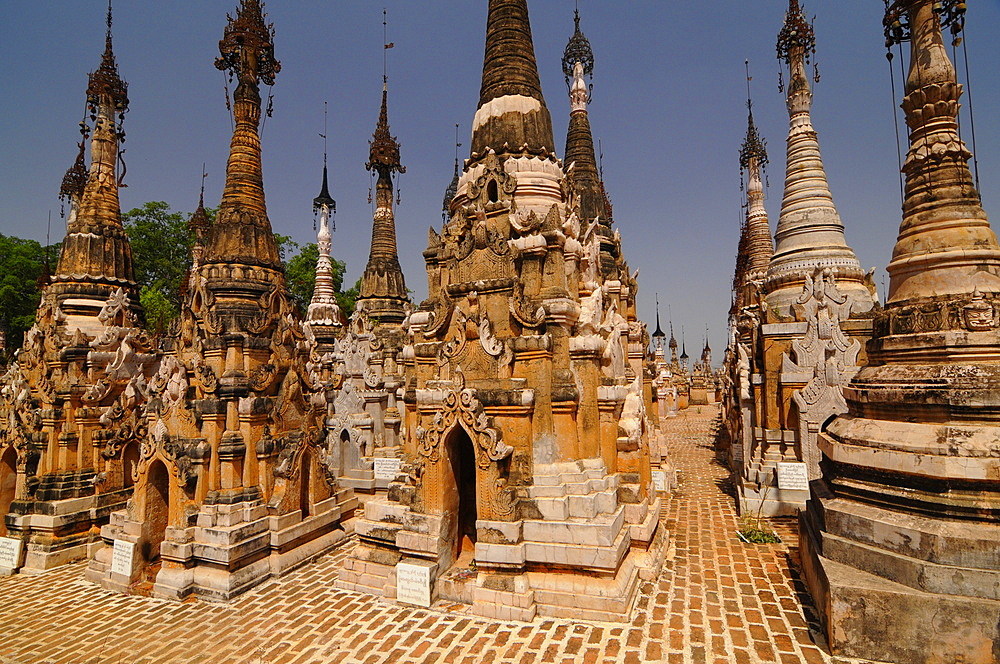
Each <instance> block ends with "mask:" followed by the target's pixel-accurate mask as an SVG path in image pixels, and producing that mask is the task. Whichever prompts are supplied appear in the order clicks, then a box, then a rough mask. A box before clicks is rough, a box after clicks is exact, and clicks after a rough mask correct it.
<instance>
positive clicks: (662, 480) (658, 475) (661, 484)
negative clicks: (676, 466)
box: [653, 470, 667, 491]
mask: <svg viewBox="0 0 1000 664" xmlns="http://www.w3.org/2000/svg"><path fill="white" fill-rule="evenodd" d="M653 486H655V487H656V490H657V491H666V490H667V471H665V470H654V471H653Z"/></svg>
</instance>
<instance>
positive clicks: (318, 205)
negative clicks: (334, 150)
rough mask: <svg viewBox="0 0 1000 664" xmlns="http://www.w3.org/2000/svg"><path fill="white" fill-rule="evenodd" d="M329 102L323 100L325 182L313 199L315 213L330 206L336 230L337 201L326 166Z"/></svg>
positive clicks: (330, 214)
mask: <svg viewBox="0 0 1000 664" xmlns="http://www.w3.org/2000/svg"><path fill="white" fill-rule="evenodd" d="M326 120H327V103H326V102H325V101H324V102H323V133H322V134H320V136H321V137H322V138H323V184H322V185H321V186H320V190H319V196H317V197H316V198H314V199H313V213H314V214H319V213H321V212H322V209H323V206H326V207H327V208H328V210H327V214H328V216H329V217H330V225H331V226H333V228H334V230H335V229H336V226H334V224H333V218H332V215H333V213H335V212H336V211H337V201H335V200H333V196H331V195H330V184H329V178H328V177H327V168H326V158H327V152H326V141H327V138H326V137H327V127H326Z"/></svg>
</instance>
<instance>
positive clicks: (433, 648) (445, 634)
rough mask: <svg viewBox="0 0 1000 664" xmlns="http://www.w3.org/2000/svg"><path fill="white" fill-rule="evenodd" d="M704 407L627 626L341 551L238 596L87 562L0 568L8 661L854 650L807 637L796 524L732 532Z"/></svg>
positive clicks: (703, 656) (570, 657) (678, 446)
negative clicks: (474, 595)
mask: <svg viewBox="0 0 1000 664" xmlns="http://www.w3.org/2000/svg"><path fill="white" fill-rule="evenodd" d="M701 410H702V412H700V413H699V412H697V411H698V409H697V408H692V409H690V411H687V412H685V413H684V414H682V415H681V416H679V417H677V418H675V419H672V420H670V421H669V423H668V425H667V429H668V432H669V436H670V444H671V449H672V453H673V458H674V462H675V464H676V466H677V468H678V470H679V471H680V489H679V490H678V492H677V493H676V494H675V495H674V496H673V497H672V498H671V499H670V500H668V501H666V504H665V507H664V514H663V518H664V521H665V524H666V526H667V527H668V528H669V529H670V531H671V533H672V538H673V543H674V548H673V549H672V551H671V558H670V559H669V560H668V561H667V563H666V565H665V566H664V572H663V575H662V577H661V578H660V580H659V582H658V583H656V584H653V583H646V584H644V585H643V587H642V594H641V596H640V597H639V601H638V607H637V610H636V612H635V615H634V618H633V620H632V623H631V624H630V625H607V624H604V625H582V624H575V623H572V622H566V621H557V620H545V621H541V620H540V621H538V622H536V623H535V624H532V625H526V624H522V623H494V622H489V621H484V620H481V619H478V618H473V617H470V616H468V615H465V613H464V609H462V608H459V607H448V606H444V605H442V606H440V607H436V609H437V610H432V611H426V610H420V609H409V608H403V607H399V606H395V605H392V604H389V603H387V602H385V601H383V600H379V599H376V598H372V597H368V596H364V595H358V594H355V593H350V592H345V591H338V590H335V589H334V588H333V581H334V579H335V577H336V573H337V568H338V566H339V565H340V563H341V561H343V559H344V557H345V556H346V554H347V548H346V547H342V548H341V549H340V550H338V551H336V552H334V553H333V554H331V555H328V556H326V557H324V558H322V559H320V560H319V561H317V562H315V563H313V564H311V565H308V566H306V567H304V568H303V569H301V570H298V571H296V572H294V573H292V574H290V575H288V576H286V577H284V578H283V579H280V580H277V581H274V582H271V583H269V584H267V585H265V586H263V587H261V588H259V589H257V590H255V591H253V592H251V593H248V594H247V595H245V596H243V597H242V598H240V599H238V600H236V601H235V602H233V603H231V604H229V605H218V604H209V603H205V602H199V601H189V602H185V603H181V604H178V603H172V602H167V601H162V600H152V599H145V598H139V597H126V596H121V595H112V594H108V593H106V592H104V591H102V590H99V589H98V588H96V587H94V586H92V585H90V584H89V583H86V582H85V581H83V569H84V566H83V565H82V564H76V565H70V566H67V567H65V568H62V569H59V570H56V571H54V572H50V573H48V574H45V575H42V576H34V577H30V576H14V577H8V578H2V579H0V664H57V663H58V664H154V663H155V664H161V663H168V662H169V663H171V664H173V663H177V664H181V663H183V664H196V663H197V664H201V663H204V664H208V663H211V664H230V663H231V664H237V663H238V664H305V663H307V662H308V663H312V662H329V663H334V662H336V663H338V664H340V663H343V664H355V663H359V664H390V663H395V662H414V663H420V664H434V663H441V664H452V663H454V664H483V662H487V663H488V664H536V663H537V664H541V663H543V662H546V663H548V662H553V663H556V664H571V663H572V664H576V663H578V662H583V663H585V664H612V663H614V664H618V663H621V662H624V663H626V664H632V663H636V662H671V663H674V662H676V663H684V664H696V663H697V664H700V663H702V662H704V663H706V664H723V663H725V664H730V663H731V662H738V663H743V662H780V663H782V664H790V663H792V662H795V663H799V662H807V663H820V662H823V663H826V664H842V663H844V662H847V661H849V660H841V659H839V658H831V657H829V656H828V655H826V654H825V653H824V651H823V650H822V649H821V648H820V647H818V646H817V645H816V644H815V642H814V635H815V629H816V625H815V623H814V622H812V621H813V620H814V614H813V611H812V609H811V607H809V605H808V601H809V600H808V597H807V596H806V595H805V593H804V590H803V586H802V584H801V583H800V582H799V581H798V580H797V575H796V573H795V571H794V569H795V566H796V565H797V560H796V558H797V550H796V546H795V545H796V542H795V534H794V529H793V527H792V524H790V523H788V524H780V525H779V531H780V532H781V534H782V537H783V538H784V543H783V544H780V545H768V546H755V545H748V544H743V543H741V542H740V541H739V540H738V539H737V538H736V536H735V532H734V531H735V528H736V515H735V510H734V508H733V500H732V498H731V497H730V496H729V495H727V493H726V492H727V491H729V490H730V489H729V486H728V484H727V482H726V476H727V473H726V471H725V469H723V468H722V467H720V466H719V465H718V464H716V463H715V462H714V460H713V456H714V455H713V451H712V442H711V441H712V436H713V432H714V426H715V424H716V421H717V411H716V410H715V409H714V408H706V407H702V408H701ZM449 609H453V610H451V611H450V610H449Z"/></svg>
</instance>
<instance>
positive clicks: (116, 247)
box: [0, 4, 155, 573]
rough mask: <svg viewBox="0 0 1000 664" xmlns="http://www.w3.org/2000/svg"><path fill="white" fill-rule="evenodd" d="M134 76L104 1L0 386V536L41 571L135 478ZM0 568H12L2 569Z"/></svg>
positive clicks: (91, 538)
mask: <svg viewBox="0 0 1000 664" xmlns="http://www.w3.org/2000/svg"><path fill="white" fill-rule="evenodd" d="M128 105H129V100H128V85H127V84H126V83H125V82H124V81H123V80H122V79H121V77H120V76H119V74H118V65H117V62H116V60H115V54H114V49H113V45H112V37H111V6H110V4H109V5H108V14H107V35H106V39H105V50H104V55H103V56H102V58H101V64H100V66H99V67H98V69H97V70H96V71H94V72H93V73H92V74H90V77H89V81H88V86H87V108H88V110H89V114H90V120H91V122H92V123H93V135H92V136H89V138H90V168H89V170H88V169H87V168H86V166H85V164H86V161H85V160H86V155H85V147H86V141H87V138H88V134H89V131H90V127H89V125H88V123H87V122H86V120H84V121H83V122H81V131H82V133H83V140H82V141H81V142H80V152H79V154H78V156H77V159H76V161H75V163H74V165H73V167H72V168H70V170H69V171H68V172H67V173H66V176H65V177H64V179H63V183H62V188H61V190H60V194H61V196H62V197H64V198H65V199H68V202H69V216H68V218H67V228H66V237H65V238H64V239H63V242H62V251H61V253H60V255H59V262H58V265H57V267H56V272H55V274H54V275H53V276H52V279H51V283H50V284H49V285H48V287H47V288H46V289H45V291H44V293H43V295H42V300H41V303H40V304H39V307H38V312H37V315H36V319H35V320H36V322H35V324H34V326H33V327H32V328H31V329H30V330H29V331H28V332H27V334H26V335H25V342H24V345H23V347H22V348H21V350H20V351H18V354H17V359H16V362H15V363H14V364H13V365H12V366H11V367H10V369H9V370H8V372H7V374H6V375H5V376H4V378H3V386H2V388H0V417H2V424H0V514H2V515H3V524H2V525H0V536H2V535H5V534H6V535H7V536H8V537H10V538H13V539H15V540H17V541H18V542H20V544H17V548H18V549H19V550H20V552H21V555H20V556H19V559H18V560H17V563H18V564H17V565H15V566H14V568H12V569H16V568H18V567H20V568H21V571H22V572H28V573H31V572H40V571H44V570H46V569H50V568H52V567H55V566H58V565H61V564H64V563H66V562H69V561H72V560H76V559H80V558H85V557H87V556H88V555H90V554H92V553H93V551H94V550H95V549H96V548H97V547H99V546H100V538H99V537H98V535H97V532H98V531H97V529H98V527H99V526H100V524H101V523H106V522H107V520H108V516H109V514H110V513H111V511H112V510H115V509H118V508H120V507H122V506H123V505H124V504H125V501H126V500H127V499H128V497H129V495H130V494H131V487H132V484H133V482H134V471H135V465H136V462H137V459H138V454H139V453H138V449H139V444H140V441H141V439H142V437H143V436H144V434H145V422H144V421H143V419H142V417H141V416H140V415H139V414H138V412H139V410H140V409H141V407H142V405H143V404H144V403H145V401H146V396H147V381H148V379H149V378H150V377H151V374H152V371H153V363H154V360H155V354H154V352H153V350H152V348H151V341H150V338H149V336H148V335H147V334H146V332H145V330H144V329H143V326H142V320H141V319H142V310H141V307H140V305H139V294H138V288H137V287H136V283H135V279H134V276H133V270H132V250H131V247H130V245H129V241H128V237H127V235H126V233H125V229H124V228H123V227H122V221H121V209H120V206H119V201H118V187H119V173H118V166H119V162H120V154H121V153H120V152H119V145H120V144H121V142H122V141H123V140H124V137H125V132H124V130H123V129H122V121H123V119H124V114H125V113H126V111H128ZM0 571H8V572H9V571H11V569H3V570H0Z"/></svg>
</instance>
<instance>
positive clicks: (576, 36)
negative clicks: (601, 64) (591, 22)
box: [562, 7, 594, 103]
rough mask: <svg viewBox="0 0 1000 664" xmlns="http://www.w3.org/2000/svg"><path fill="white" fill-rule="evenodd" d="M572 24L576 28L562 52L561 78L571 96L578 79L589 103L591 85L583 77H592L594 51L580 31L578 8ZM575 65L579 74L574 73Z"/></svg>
mask: <svg viewBox="0 0 1000 664" xmlns="http://www.w3.org/2000/svg"><path fill="white" fill-rule="evenodd" d="M573 23H574V24H575V26H576V28H575V30H574V31H573V36H572V37H570V39H569V43H568V44H566V50H565V51H564V52H563V59H562V70H563V76H564V77H565V78H566V87H567V88H569V89H570V94H571V96H572V93H573V91H575V89H576V84H577V79H579V81H580V82H581V85H582V86H583V88H584V90H585V91H586V94H587V99H586V102H588V103H589V102H590V92H591V90H592V89H593V84H589V85H588V84H587V83H586V82H584V77H585V76H586V77H593V75H594V51H593V49H592V48H591V47H590V41H589V40H588V39H587V38H586V36H584V34H583V32H582V31H581V30H580V9H579V7H577V9H576V10H575V11H574V13H573ZM577 64H579V65H580V71H579V72H577V71H576V68H577Z"/></svg>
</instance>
